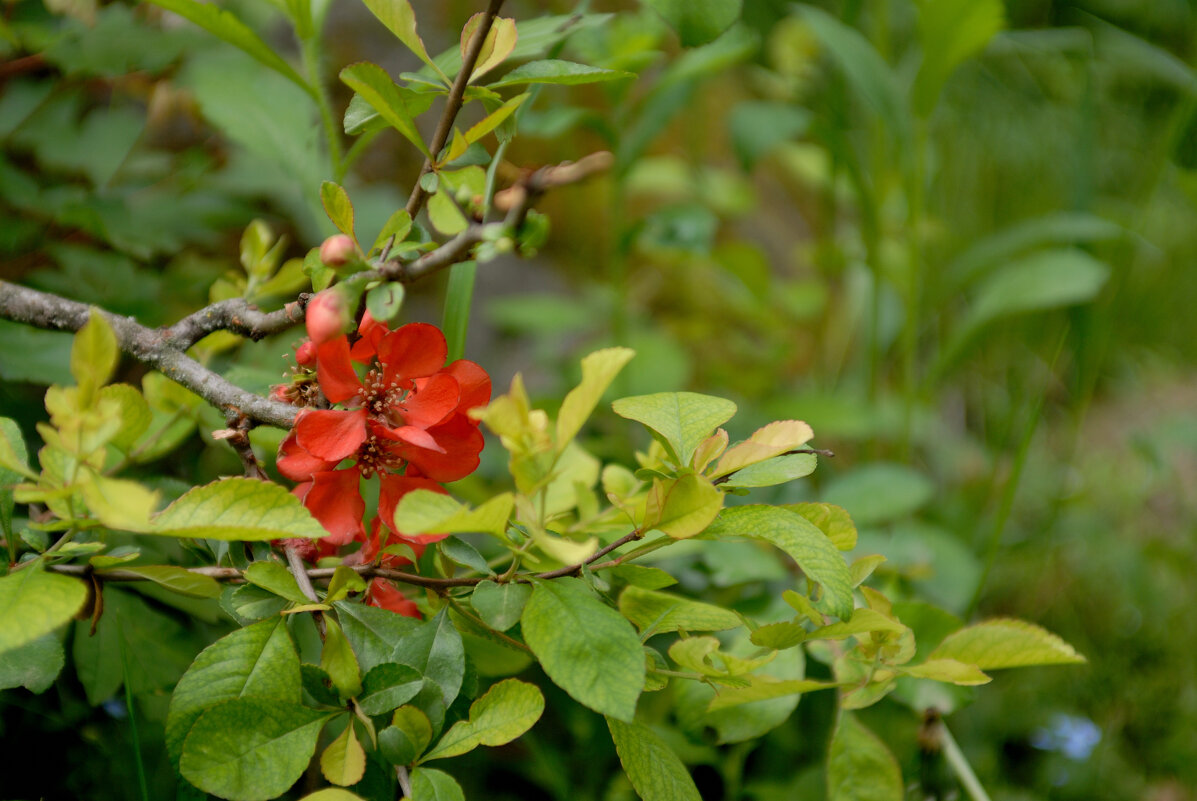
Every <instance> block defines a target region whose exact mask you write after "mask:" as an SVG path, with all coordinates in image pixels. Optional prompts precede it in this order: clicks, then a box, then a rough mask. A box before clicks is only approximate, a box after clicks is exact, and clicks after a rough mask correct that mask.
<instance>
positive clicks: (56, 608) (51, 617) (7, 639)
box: [0, 564, 87, 653]
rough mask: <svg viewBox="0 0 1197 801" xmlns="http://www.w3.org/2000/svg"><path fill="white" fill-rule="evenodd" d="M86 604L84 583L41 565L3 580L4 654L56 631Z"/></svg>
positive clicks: (0, 630) (0, 641) (0, 624)
mask: <svg viewBox="0 0 1197 801" xmlns="http://www.w3.org/2000/svg"><path fill="white" fill-rule="evenodd" d="M86 600H87V585H85V584H84V583H83V582H82V581H80V580H79V579H76V578H68V577H67V576H60V575H57V574H55V573H47V572H45V571H44V570H43V569H42V567H41V565H36V564H35V565H32V566H30V567H26V568H24V569H23V570H18V571H17V572H15V573H9V574H8V575H7V576H5V577H3V578H0V653H3V652H4V651H8V650H10V649H12V648H18V647H20V646H22V645H24V644H26V643H29V642H32V641H34V640H36V639H37V638H38V637H41V636H42V635H43V634H47V633H49V632H51V631H54V629H56V628H58V627H59V626H61V625H62V624H64V623H66V622H67V621H68V620H70V619H71V618H72V617H74V616H75V613H77V612H78V611H79V610H80V608H82V606H83V603H84V601H86Z"/></svg>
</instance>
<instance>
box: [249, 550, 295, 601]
mask: <svg viewBox="0 0 1197 801" xmlns="http://www.w3.org/2000/svg"><path fill="white" fill-rule="evenodd" d="M244 575H245V580H246V581H248V582H249V583H250V584H256V585H257V586H259V587H261V588H262V589H264V590H266V591H268V592H272V593H274V594H275V595H278V596H280V597H282V598H286V599H287V600H288V601H294V602H295V603H299V604H306V603H307V602H308V601H310V600H312V599H311V598H308V597H307V596H306V595H304V594H303V590H301V589H299V584H298V583H296V581H295V576H293V575H291V571H290V570H288V569H287V568H285V567H283V566H282V565H281V564H279V563H278V562H272V561H270V560H268V559H264V560H261V561H258V562H254V563H252V564H251V565H250V566H249V567H247V568H246V569H245V574H244Z"/></svg>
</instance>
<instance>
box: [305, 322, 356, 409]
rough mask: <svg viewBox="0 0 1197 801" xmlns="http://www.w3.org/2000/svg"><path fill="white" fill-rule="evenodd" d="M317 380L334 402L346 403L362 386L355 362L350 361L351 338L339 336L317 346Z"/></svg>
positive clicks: (321, 388)
mask: <svg viewBox="0 0 1197 801" xmlns="http://www.w3.org/2000/svg"><path fill="white" fill-rule="evenodd" d="M316 380H317V381H319V382H320V390H321V391H322V392H323V393H324V397H326V398H328V399H329V400H330V401H332V402H333V403H344V402H345V401H347V400H349V399H350V398H353V397H354V396H356V395H357V392H358V390H359V389H361V388H362V382H361V381H360V380H358V377H357V373H355V372H353V363H352V362H350V361H349V340H348V339H347V338H345V337H337V338H336V339H334V340H332V341H331V342H326V343H324V344H323V345H321V346H320V347H318V348H316Z"/></svg>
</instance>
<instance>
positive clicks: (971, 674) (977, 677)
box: [901, 659, 991, 686]
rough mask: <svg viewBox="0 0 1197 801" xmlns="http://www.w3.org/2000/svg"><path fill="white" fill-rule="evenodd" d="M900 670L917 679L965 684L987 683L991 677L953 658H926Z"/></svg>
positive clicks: (973, 666)
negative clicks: (919, 663)
mask: <svg viewBox="0 0 1197 801" xmlns="http://www.w3.org/2000/svg"><path fill="white" fill-rule="evenodd" d="M901 671H902V672H903V673H905V674H906V675H907V676H914V677H915V678H919V679H934V680H935V681H946V682H949V683H951V684H961V685H965V686H969V685H973V684H988V683H989V682H990V681H991V679H990V678H989V677H988V676H986V675H985V674H984V673H982V672H981V669H980V668H979V667H977V666H976V665H966V664H965V663H964V662H958V661H956V660H955V659H928V660H927V661H926V662H924V663H922V664H921V665H903V666H902V667H901Z"/></svg>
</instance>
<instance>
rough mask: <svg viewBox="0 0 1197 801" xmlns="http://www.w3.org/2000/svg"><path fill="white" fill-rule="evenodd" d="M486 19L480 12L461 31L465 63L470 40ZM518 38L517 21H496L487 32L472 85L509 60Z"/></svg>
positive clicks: (471, 79) (462, 56)
mask: <svg viewBox="0 0 1197 801" xmlns="http://www.w3.org/2000/svg"><path fill="white" fill-rule="evenodd" d="M485 17H486V15H485V14H484V13H482V12H481V11H480V12H478V13H477V14H475V15H474V16H472V17H470V18H469V19H468V20H466V24H465V27H463V28H462V29H461V60H462V61H463V62H464V61H465V54H466V50H467V49H468V48H469V45H470V39H471V38H473V36H474V32H475V31H477V30H478V26H479V25H481V24H482V20H483V19H485ZM516 36H517V34H516V29H515V20H513V19H507V18H506V17H498V18H496V19H495V21H494V22H493V23H492V24H491V27H490V30H489V31H487V34H486V41H484V42H483V43H482V49H481V50H480V51H479V52H478V60H477V61H475V62H474V71H473V72H471V73H470V82H471V83H472V82H473V81H474V80H476V79H477V78H478V77H479V76H481V75H484V74H486V73H487V72H490V71H491V70H492V69H494V68H495V67H497V66H499V65H500V64H502V63H503V62H504V61H506V60H507V57H508V56H509V55H511V51H512V50H514V49H515V41H516Z"/></svg>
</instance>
